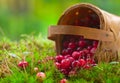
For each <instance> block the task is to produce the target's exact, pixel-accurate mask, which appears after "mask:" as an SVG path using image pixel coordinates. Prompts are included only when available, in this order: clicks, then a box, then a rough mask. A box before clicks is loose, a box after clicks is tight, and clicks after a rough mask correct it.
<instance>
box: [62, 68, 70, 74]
mask: <svg viewBox="0 0 120 83" xmlns="http://www.w3.org/2000/svg"><path fill="white" fill-rule="evenodd" d="M60 71H61V72H62V73H63V74H64V75H68V74H69V71H68V70H67V69H61V70H60Z"/></svg>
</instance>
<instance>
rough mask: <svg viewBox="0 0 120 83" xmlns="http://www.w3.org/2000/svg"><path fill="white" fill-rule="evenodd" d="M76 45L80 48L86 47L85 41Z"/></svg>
mask: <svg viewBox="0 0 120 83" xmlns="http://www.w3.org/2000/svg"><path fill="white" fill-rule="evenodd" d="M78 45H79V46H80V47H85V46H86V42H85V40H80V41H79V42H78Z"/></svg>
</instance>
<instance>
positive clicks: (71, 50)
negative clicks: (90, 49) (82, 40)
mask: <svg viewBox="0 0 120 83" xmlns="http://www.w3.org/2000/svg"><path fill="white" fill-rule="evenodd" d="M66 50H67V53H68V54H72V52H73V51H74V50H73V49H72V48H67V49H66Z"/></svg>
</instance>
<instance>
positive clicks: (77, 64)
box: [72, 60, 80, 68]
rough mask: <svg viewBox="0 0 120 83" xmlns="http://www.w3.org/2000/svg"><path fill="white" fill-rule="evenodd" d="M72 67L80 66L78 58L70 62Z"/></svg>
mask: <svg viewBox="0 0 120 83" xmlns="http://www.w3.org/2000/svg"><path fill="white" fill-rule="evenodd" d="M72 67H73V68H79V67H80V62H79V61H78V60H76V61H73V62H72Z"/></svg>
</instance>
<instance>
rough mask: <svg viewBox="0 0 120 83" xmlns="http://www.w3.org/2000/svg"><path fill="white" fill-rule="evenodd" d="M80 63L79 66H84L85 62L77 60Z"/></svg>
mask: <svg viewBox="0 0 120 83" xmlns="http://www.w3.org/2000/svg"><path fill="white" fill-rule="evenodd" d="M78 61H79V62H80V66H82V67H83V66H84V65H85V64H86V61H85V60H84V59H79V60H78Z"/></svg>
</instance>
